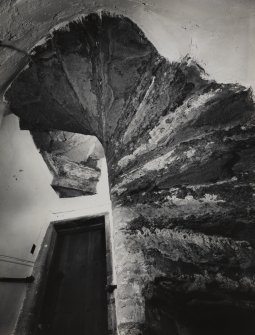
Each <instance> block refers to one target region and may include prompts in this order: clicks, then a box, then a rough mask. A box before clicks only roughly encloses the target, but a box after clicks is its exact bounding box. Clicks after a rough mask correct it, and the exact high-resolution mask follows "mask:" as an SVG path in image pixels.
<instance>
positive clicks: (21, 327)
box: [14, 214, 117, 335]
mask: <svg viewBox="0 0 255 335" xmlns="http://www.w3.org/2000/svg"><path fill="white" fill-rule="evenodd" d="M99 221H101V223H102V224H103V226H104V231H105V251H106V282H107V285H114V277H115V276H114V268H113V257H112V256H113V254H112V243H111V232H110V222H109V221H110V219H109V215H107V214H105V215H91V216H83V217H79V218H69V219H62V220H56V221H52V222H50V224H49V226H48V229H47V231H46V234H45V236H44V239H43V242H42V244H41V248H40V251H39V253H38V256H37V259H36V261H35V265H34V269H33V274H32V275H33V277H34V278H35V279H34V282H33V283H29V284H27V289H26V295H25V299H24V303H23V306H22V308H21V311H20V314H19V318H18V321H17V324H16V327H15V332H14V334H15V335H32V334H33V333H34V330H35V327H36V325H37V322H38V319H39V316H40V312H41V308H42V304H43V300H44V294H45V291H46V285H47V278H48V275H49V271H50V267H51V262H52V258H53V254H54V249H55V246H56V241H57V235H58V232H60V233H61V230H63V229H64V228H65V227H67V229H68V230H70V231H71V230H75V227H79V226H80V227H82V226H83V225H84V226H86V222H87V223H89V224H90V226H92V227H93V225H96V223H97V222H99ZM82 228H83V227H82ZM84 228H85V227H84ZM88 228H89V227H88ZM92 229H93V228H92ZM107 314H108V334H111V335H116V334H117V325H116V308H115V292H107Z"/></svg>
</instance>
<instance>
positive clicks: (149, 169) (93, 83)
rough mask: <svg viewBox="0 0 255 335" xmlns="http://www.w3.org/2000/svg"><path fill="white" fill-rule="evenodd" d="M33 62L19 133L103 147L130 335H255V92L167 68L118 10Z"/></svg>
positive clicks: (39, 51) (71, 29)
mask: <svg viewBox="0 0 255 335" xmlns="http://www.w3.org/2000/svg"><path fill="white" fill-rule="evenodd" d="M32 59H33V61H32V62H31V64H30V66H29V67H28V68H27V69H25V70H24V71H23V72H22V73H21V74H20V75H19V77H18V78H17V79H16V80H15V81H14V83H13V85H12V86H11V88H10V90H9V91H8V92H7V95H6V98H7V99H8V100H9V102H10V108H11V110H12V111H13V112H14V113H15V114H16V115H18V116H19V117H20V118H21V126H22V127H23V128H25V129H30V130H32V131H35V130H52V129H61V130H65V131H70V132H79V133H83V134H92V135H95V136H97V137H98V138H99V140H100V141H101V142H102V143H103V145H104V148H105V153H106V157H107V161H108V168H109V177H110V181H111V195H112V201H113V218H114V231H115V235H114V243H115V258H116V260H115V261H116V271H117V281H118V293H117V300H116V303H117V321H118V330H119V334H120V335H128V334H130V335H131V334H132V335H135V334H146V335H154V334H163V335H165V334H169V333H170V332H171V334H173V335H177V334H179V335H180V334H181V335H200V334H203V335H205V334H206V335H208V334H215V333H217V334H222V335H223V334H224V335H226V334H238V335H241V334H244V333H245V334H253V333H254V331H255V328H254V321H253V317H252V315H253V313H254V307H255V306H254V303H255V299H254V290H255V276H254V273H255V272H254V269H255V268H254V266H255V249H254V248H255V245H254V243H255V240H254V236H255V235H254V214H255V206H254V194H255V192H254V188H255V182H254V181H255V180H254V177H255V174H254V171H255V156H254V145H255V132H254V130H255V119H254V115H255V114H254V102H253V97H252V91H251V90H250V89H247V88H245V87H243V86H240V85H238V84H219V83H216V82H215V81H212V80H210V79H209V78H208V76H207V75H206V73H205V72H204V70H203V69H202V68H201V67H200V66H199V65H198V64H197V63H196V62H194V61H193V60H192V59H190V57H188V56H187V57H185V58H184V59H183V60H182V61H181V62H179V63H178V62H176V63H170V62H168V61H166V60H165V59H164V58H162V57H161V56H160V55H159V54H158V53H157V51H156V50H155V48H154V47H153V45H152V44H151V43H150V42H149V41H148V40H147V39H146V38H145V36H144V35H143V33H142V32H141V31H140V30H139V28H138V27H137V26H136V25H134V24H133V23H132V22H131V21H130V20H128V19H126V18H124V17H120V16H110V15H108V14H106V13H104V14H102V15H101V16H98V15H96V14H91V15H89V16H88V17H86V18H85V19H83V20H81V21H79V22H73V23H70V24H69V25H67V26H66V27H65V28H63V29H62V30H59V31H55V32H54V33H53V34H51V35H49V36H48V38H47V41H46V42H45V43H44V44H42V45H40V46H38V47H36V48H35V50H34V53H33V57H32ZM215 320H216V321H215ZM231 320H235V321H234V322H233V323H232V325H231V322H230V321H231ZM199 322H200V326H201V327H200V328H199V327H198V324H199ZM212 325H213V326H212Z"/></svg>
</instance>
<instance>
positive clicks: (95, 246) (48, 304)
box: [36, 220, 107, 335]
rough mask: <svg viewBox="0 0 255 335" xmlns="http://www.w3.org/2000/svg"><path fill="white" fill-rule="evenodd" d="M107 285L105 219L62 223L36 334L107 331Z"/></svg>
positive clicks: (77, 334) (86, 334) (87, 334)
mask: <svg viewBox="0 0 255 335" xmlns="http://www.w3.org/2000/svg"><path fill="white" fill-rule="evenodd" d="M60 227H61V228H60ZM105 286H106V252H105V231H104V222H102V221H101V222H98V221H96V222H95V220H92V222H89V221H88V222H87V223H84V224H82V225H81V224H79V225H78V226H73V225H72V224H68V225H67V226H64V225H62V226H59V229H57V237H56V243H55V248H54V254H53V257H52V262H51V267H50V271H49V276H48V280H47V286H46V291H45V297H44V301H43V304H42V309H41V314H40V317H39V322H38V324H37V331H36V334H38V335H39V334H43V335H105V334H107V296H106V290H105Z"/></svg>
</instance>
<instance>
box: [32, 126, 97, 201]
mask: <svg viewBox="0 0 255 335" xmlns="http://www.w3.org/2000/svg"><path fill="white" fill-rule="evenodd" d="M32 135H33V138H34V142H35V144H36V146H37V147H38V148H39V150H40V152H41V154H42V157H43V159H44V161H45V162H46V164H47V166H48V168H49V170H50V171H51V173H52V175H53V180H52V183H51V186H52V187H53V189H54V190H55V191H56V192H57V193H58V194H59V196H60V198H68V197H77V196H81V195H88V194H96V187H97V183H98V181H99V177H100V174H101V173H100V168H99V167H98V163H99V158H100V157H102V156H103V149H102V148H101V146H100V144H99V143H98V140H97V139H96V138H93V137H92V138H91V137H90V136H85V135H81V134H74V133H69V132H64V131H48V132H33V133H32Z"/></svg>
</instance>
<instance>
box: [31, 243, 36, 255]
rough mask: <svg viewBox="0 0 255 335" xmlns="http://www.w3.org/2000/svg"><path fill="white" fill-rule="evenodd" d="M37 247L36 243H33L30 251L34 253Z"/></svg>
mask: <svg viewBox="0 0 255 335" xmlns="http://www.w3.org/2000/svg"><path fill="white" fill-rule="evenodd" d="M35 248H36V245H35V244H33V245H32V248H31V250H30V253H31V254H32V255H33V253H34V252H35Z"/></svg>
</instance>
